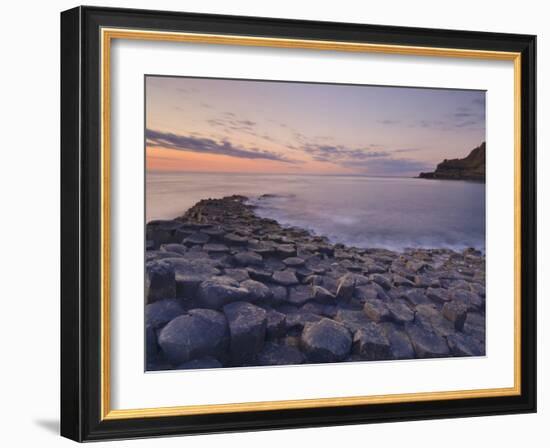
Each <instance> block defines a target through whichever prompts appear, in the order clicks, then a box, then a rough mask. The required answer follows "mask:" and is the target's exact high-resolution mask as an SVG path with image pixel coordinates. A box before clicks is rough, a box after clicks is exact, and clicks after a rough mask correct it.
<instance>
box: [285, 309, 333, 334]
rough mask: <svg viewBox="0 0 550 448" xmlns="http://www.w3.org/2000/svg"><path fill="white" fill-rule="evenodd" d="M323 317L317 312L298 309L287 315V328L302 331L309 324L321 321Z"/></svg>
mask: <svg viewBox="0 0 550 448" xmlns="http://www.w3.org/2000/svg"><path fill="white" fill-rule="evenodd" d="M323 318H324V317H323V316H320V315H318V314H315V313H310V312H307V311H296V312H293V313H289V314H287V315H286V328H287V330H298V331H301V330H302V329H303V328H304V327H305V326H306V325H307V324H311V323H315V322H319V321H320V320H321V319H323Z"/></svg>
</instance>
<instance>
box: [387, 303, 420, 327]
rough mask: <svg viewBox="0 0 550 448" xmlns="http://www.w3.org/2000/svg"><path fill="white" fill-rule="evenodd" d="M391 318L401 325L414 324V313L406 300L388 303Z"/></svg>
mask: <svg viewBox="0 0 550 448" xmlns="http://www.w3.org/2000/svg"><path fill="white" fill-rule="evenodd" d="M386 307H387V308H388V312H389V313H390V318H391V319H392V320H393V321H395V322H397V323H400V324H404V323H406V322H412V321H413V320H414V313H413V311H412V310H411V309H410V308H409V306H408V305H407V303H406V302H405V301H404V300H391V301H389V302H387V303H386Z"/></svg>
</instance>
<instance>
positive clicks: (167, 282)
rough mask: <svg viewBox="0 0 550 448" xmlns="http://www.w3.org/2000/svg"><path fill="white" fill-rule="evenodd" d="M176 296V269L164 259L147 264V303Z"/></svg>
mask: <svg viewBox="0 0 550 448" xmlns="http://www.w3.org/2000/svg"><path fill="white" fill-rule="evenodd" d="M173 297H176V280H175V275H174V269H173V267H172V265H171V264H170V263H166V262H165V261H163V260H159V261H152V262H149V263H147V264H146V265H145V298H146V302H147V303H151V302H155V301H157V300H161V299H170V298H173Z"/></svg>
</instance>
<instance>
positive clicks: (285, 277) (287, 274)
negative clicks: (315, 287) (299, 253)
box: [271, 270, 300, 286]
mask: <svg viewBox="0 0 550 448" xmlns="http://www.w3.org/2000/svg"><path fill="white" fill-rule="evenodd" d="M271 278H272V280H273V281H274V282H275V283H279V284H281V285H284V286H290V285H297V284H298V283H300V282H299V281H298V279H297V278H296V274H295V273H294V271H290V270H285V271H275V272H274V273H273V276H272V277H271Z"/></svg>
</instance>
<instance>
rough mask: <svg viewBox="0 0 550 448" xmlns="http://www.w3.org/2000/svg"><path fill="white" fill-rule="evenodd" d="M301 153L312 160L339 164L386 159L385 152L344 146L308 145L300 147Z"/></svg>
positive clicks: (386, 154)
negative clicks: (349, 161) (378, 158)
mask: <svg viewBox="0 0 550 448" xmlns="http://www.w3.org/2000/svg"><path fill="white" fill-rule="evenodd" d="M301 149H302V151H304V152H305V153H306V154H309V155H311V156H312V158H313V159H314V160H317V161H324V162H335V163H339V162H342V161H346V160H364V159H368V158H373V157H386V156H388V155H389V154H388V153H387V152H385V151H371V150H369V149H366V148H351V147H347V146H344V145H322V144H321V145H319V144H314V143H308V144H306V145H304V146H302V147H301Z"/></svg>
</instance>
